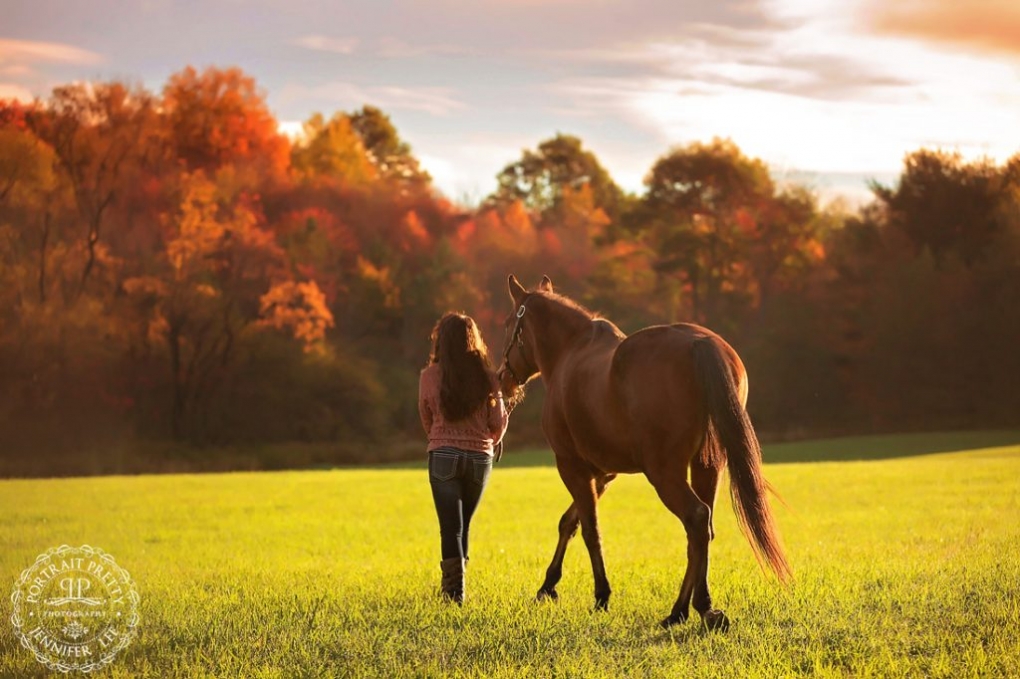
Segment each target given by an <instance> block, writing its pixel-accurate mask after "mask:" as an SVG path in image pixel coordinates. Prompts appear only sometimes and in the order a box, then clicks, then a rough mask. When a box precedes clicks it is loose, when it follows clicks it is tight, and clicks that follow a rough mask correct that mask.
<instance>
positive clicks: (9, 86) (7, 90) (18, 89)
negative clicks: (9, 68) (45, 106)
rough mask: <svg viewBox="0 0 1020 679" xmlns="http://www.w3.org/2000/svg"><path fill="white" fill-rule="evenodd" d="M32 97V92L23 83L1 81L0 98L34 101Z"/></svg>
mask: <svg viewBox="0 0 1020 679" xmlns="http://www.w3.org/2000/svg"><path fill="white" fill-rule="evenodd" d="M32 98H33V97H32V93H31V92H29V91H28V89H26V88H24V87H22V86H21V85H16V84H14V83H0V99H17V100H19V101H32Z"/></svg>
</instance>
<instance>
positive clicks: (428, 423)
mask: <svg viewBox="0 0 1020 679" xmlns="http://www.w3.org/2000/svg"><path fill="white" fill-rule="evenodd" d="M427 381H428V380H427V378H426V377H425V372H424V371H422V374H421V377H420V378H419V379H418V416H419V417H421V426H422V427H424V429H425V435H426V436H428V435H429V433H430V432H431V431H432V408H431V406H429V399H428V391H429V388H428V385H427V384H426V382H427Z"/></svg>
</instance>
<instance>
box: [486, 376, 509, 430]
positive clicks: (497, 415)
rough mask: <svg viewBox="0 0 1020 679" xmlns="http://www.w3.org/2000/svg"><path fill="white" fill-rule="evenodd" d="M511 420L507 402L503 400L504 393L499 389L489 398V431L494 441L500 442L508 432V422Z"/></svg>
mask: <svg viewBox="0 0 1020 679" xmlns="http://www.w3.org/2000/svg"><path fill="white" fill-rule="evenodd" d="M509 422H510V413H508V412H507V411H506V404H505V403H504V402H503V394H501V393H500V392H499V390H498V389H497V390H496V392H495V395H494V396H491V397H490V398H489V421H488V426H489V433H490V434H492V441H493V443H499V442H500V441H502V440H503V435H504V434H506V427H507V424H508V423H509Z"/></svg>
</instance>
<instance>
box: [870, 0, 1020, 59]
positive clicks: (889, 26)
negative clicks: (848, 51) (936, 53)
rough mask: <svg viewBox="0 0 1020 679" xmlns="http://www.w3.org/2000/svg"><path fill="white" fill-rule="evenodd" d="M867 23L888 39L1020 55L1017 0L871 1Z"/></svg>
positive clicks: (1019, 19) (1019, 14) (1019, 12)
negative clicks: (897, 38) (896, 37)
mask: <svg viewBox="0 0 1020 679" xmlns="http://www.w3.org/2000/svg"><path fill="white" fill-rule="evenodd" d="M867 23H868V24H869V26H870V27H871V28H872V29H874V30H876V31H878V32H879V33H884V34H888V35H899V36H908V37H914V38H921V39H923V40H928V41H933V42H939V43H944V44H946V43H948V44H957V45H967V46H972V47H978V48H982V49H986V50H992V51H998V52H1006V53H1009V54H1013V55H1020V3H1018V2H1016V0H967V1H966V2H962V1H961V0H899V1H898V2H887V1H884V0H881V1H875V0H872V4H870V5H869V6H868V7H867Z"/></svg>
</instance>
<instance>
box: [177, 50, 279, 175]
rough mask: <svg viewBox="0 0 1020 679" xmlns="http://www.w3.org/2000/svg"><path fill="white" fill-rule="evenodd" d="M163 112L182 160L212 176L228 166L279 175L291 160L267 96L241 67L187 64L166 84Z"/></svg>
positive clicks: (192, 169) (189, 166)
mask: <svg viewBox="0 0 1020 679" xmlns="http://www.w3.org/2000/svg"><path fill="white" fill-rule="evenodd" d="M161 104H162V109H163V115H164V116H165V118H166V121H167V125H168V127H169V130H170V143H171V146H172V148H173V150H174V153H175V155H176V157H177V158H179V159H180V160H181V161H182V162H183V163H184V164H185V167H186V168H187V169H188V170H190V171H195V170H202V171H204V172H206V173H207V174H211V173H213V172H215V171H216V170H217V169H218V168H220V167H223V166H225V165H233V166H234V167H235V168H246V169H251V170H252V171H254V172H255V174H256V177H263V178H267V179H272V178H278V177H280V176H281V175H282V173H283V172H284V171H285V170H286V167H287V164H288V162H289V158H288V155H289V154H288V150H289V149H288V143H287V140H286V138H285V137H283V136H282V135H281V134H280V132H279V129H278V123H277V121H276V118H275V117H274V116H273V114H272V113H271V112H270V110H269V107H268V106H267V104H266V101H265V94H264V93H263V92H262V90H260V89H259V88H258V86H257V84H256V83H255V80H254V79H253V78H252V77H250V76H248V75H245V73H244V72H243V71H241V70H240V69H239V68H227V69H219V68H213V67H210V68H207V69H206V70H204V71H202V72H201V73H199V72H198V71H196V70H195V69H194V68H192V67H190V66H189V67H187V68H185V69H184V70H183V71H180V72H179V73H175V74H174V75H172V76H170V80H169V81H168V82H167V84H166V86H165V87H164V88H163V98H162V102H161Z"/></svg>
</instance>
